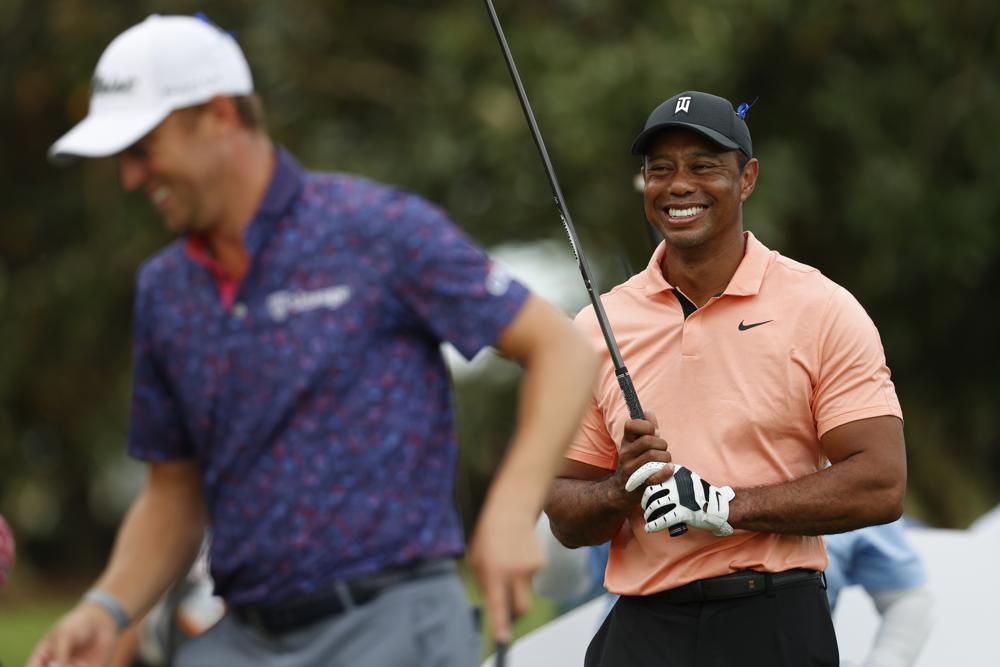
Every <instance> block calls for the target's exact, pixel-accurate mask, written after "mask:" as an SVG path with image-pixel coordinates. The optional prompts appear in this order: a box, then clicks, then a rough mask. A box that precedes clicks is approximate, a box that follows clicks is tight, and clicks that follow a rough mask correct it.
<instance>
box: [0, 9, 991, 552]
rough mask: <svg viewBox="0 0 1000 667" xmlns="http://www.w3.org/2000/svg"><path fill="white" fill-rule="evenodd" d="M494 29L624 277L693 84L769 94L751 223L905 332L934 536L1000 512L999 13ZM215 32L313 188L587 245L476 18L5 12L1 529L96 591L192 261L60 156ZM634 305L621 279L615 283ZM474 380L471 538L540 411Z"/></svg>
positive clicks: (919, 485)
mask: <svg viewBox="0 0 1000 667" xmlns="http://www.w3.org/2000/svg"><path fill="white" fill-rule="evenodd" d="M497 9H498V11H499V12H500V14H501V16H502V19H503V21H504V25H505V27H506V29H507V32H508V38H509V39H510V42H511V47H512V49H513V50H514V52H515V54H516V57H517V62H518V66H519V68H520V70H521V75H522V77H523V78H524V80H525V85H526V87H527V89H528V94H529V96H530V98H531V101H532V104H533V106H534V109H535V113H536V115H537V117H538V121H539V124H540V125H541V128H542V131H543V134H544V136H545V139H546V143H547V144H548V147H549V151H550V153H551V154H552V157H553V160H554V162H555V164H556V168H557V170H558V173H559V178H560V182H561V184H562V186H563V189H564V192H565V195H566V198H567V201H568V203H569V207H570V209H571V210H572V212H573V215H574V219H575V221H576V224H577V227H578V228H579V231H580V235H581V238H582V241H583V244H584V246H585V247H586V248H587V251H588V253H589V254H590V255H591V259H592V261H593V262H594V263H596V264H598V265H600V264H604V265H606V266H614V265H615V264H616V260H615V255H616V254H617V253H618V252H619V250H621V251H622V252H624V253H625V254H626V255H627V256H628V257H629V258H630V259H631V260H632V264H633V265H635V266H642V265H643V264H645V261H646V258H647V257H648V254H649V248H648V247H647V246H646V245H645V244H644V243H643V240H644V238H645V235H644V232H643V231H642V229H643V225H644V224H645V223H644V220H643V215H642V209H641V202H640V200H639V198H638V196H637V195H636V194H635V193H634V191H633V190H632V186H631V180H632V177H633V176H634V174H635V173H636V171H637V170H638V163H637V162H636V160H635V158H634V157H632V156H630V155H629V153H628V146H629V143H630V141H631V139H632V137H633V136H634V135H635V134H636V132H637V130H638V129H640V128H641V125H642V122H643V121H644V119H645V117H646V114H647V112H648V110H649V109H650V108H652V107H653V106H654V105H655V104H657V103H658V102H659V101H662V100H663V99H665V98H666V97H668V96H669V95H670V94H672V93H673V92H676V91H678V90H682V89H686V88H697V89H703V90H709V91H713V92H716V93H718V94H721V95H724V96H727V97H729V98H731V99H733V100H734V101H736V102H740V101H747V102H750V101H752V100H754V99H755V98H757V99H758V101H757V103H756V104H755V105H754V107H753V108H752V109H751V111H750V113H749V115H748V121H749V124H750V126H751V128H752V131H753V135H754V144H755V146H756V149H757V151H758V155H759V157H760V159H761V181H760V187H759V188H758V190H757V193H756V194H755V195H754V198H753V200H752V201H751V202H750V204H749V206H748V208H747V226H748V227H749V228H750V229H752V230H753V231H754V232H755V233H756V234H757V235H758V236H759V237H760V238H761V239H762V240H763V241H764V242H765V243H766V244H768V245H770V246H772V247H775V248H777V249H779V250H781V251H782V252H783V253H785V254H788V255H791V256H794V257H797V258H800V259H802V260H803V261H805V262H807V263H810V264H813V265H815V266H817V267H819V268H821V269H822V270H823V271H824V273H826V274H827V275H828V276H830V277H831V278H832V279H834V280H835V281H837V282H839V283H841V284H843V285H844V286H846V287H847V288H848V289H850V291H851V292H853V293H854V294H856V295H857V296H858V298H859V299H860V300H861V302H862V303H863V304H864V305H865V306H866V308H867V309H868V311H869V313H870V314H871V315H872V317H873V319H874V320H875V321H876V322H877V323H878V325H879V328H880V330H881V332H882V335H883V342H884V344H885V348H886V353H887V356H888V361H889V364H890V366H891V367H892V369H893V371H894V379H895V381H896V384H897V388H898V391H899V396H900V399H901V401H902V404H903V409H904V413H905V415H906V418H907V425H906V432H907V441H908V445H909V453H910V492H909V497H908V509H909V511H910V512H911V513H913V514H915V515H917V516H919V517H920V518H923V519H924V520H926V521H928V522H930V523H932V524H935V525H940V526H951V527H963V526H965V525H967V524H968V523H969V522H970V521H971V520H972V519H973V518H975V517H976V516H977V515H978V514H980V513H981V512H982V511H984V510H986V509H987V508H989V507H990V506H991V505H993V504H995V503H996V501H997V498H998V497H1000V412H998V411H997V410H996V409H995V407H994V404H995V402H996V398H995V397H996V396H997V395H998V381H997V380H996V378H997V377H1000V355H998V354H997V352H996V347H995V341H996V340H998V339H1000V316H998V315H997V314H996V313H995V312H994V309H992V308H990V307H989V304H991V303H992V302H993V301H994V297H993V295H992V293H991V289H990V288H991V287H992V286H993V285H995V284H996V283H997V282H998V280H1000V239H998V235H1000V231H998V229H1000V226H998V225H997V218H998V214H1000V194H998V192H997V189H996V187H995V183H996V182H998V180H1000V178H998V177H1000V160H998V159H997V157H996V155H997V150H996V146H998V145H1000V115H998V114H997V113H995V111H994V110H995V109H998V108H1000V79H998V74H997V70H996V64H997V63H998V62H1000V43H998V34H997V31H998V29H997V26H998V25H1000V5H997V3H995V2H990V1H989V0H964V1H959V2H955V3H948V5H947V6H945V5H944V4H943V3H922V2H917V1H915V0H885V1H884V2H880V3H871V2H863V1H862V0H845V1H844V2H840V3H794V2H789V1H788V0H751V1H746V2H744V1H738V0H714V1H712V2H703V3H691V2H686V1H684V0H665V1H664V2H658V3H621V2H612V1H611V0H553V1H552V2H547V3H537V2H529V1H528V0H510V1H508V2H500V3H498V7H497ZM198 10H203V11H205V12H207V13H208V15H209V16H210V17H211V18H212V19H213V20H214V21H216V22H217V23H218V24H220V25H222V26H224V27H225V28H227V29H231V30H235V31H236V32H237V33H238V38H239V40H240V41H241V42H243V43H244V45H245V47H246V50H247V52H248V53H250V54H252V55H253V56H254V60H253V61H252V62H251V66H252V67H253V69H254V74H255V77H256V78H257V80H258V82H259V87H260V89H261V90H262V91H265V93H266V95H267V97H266V98H265V104H266V107H267V110H268V113H269V118H270V121H269V126H270V128H271V130H272V134H273V135H274V136H275V137H276V139H277V140H278V141H280V142H282V143H285V144H286V145H288V146H289V147H290V148H292V149H293V150H294V151H295V152H296V153H297V154H298V155H299V156H301V158H302V159H303V161H304V163H305V164H306V165H307V166H309V167H314V168H318V169H340V170H345V171H355V172H360V173H364V174H369V175H371V176H372V177H373V178H376V179H379V180H385V181H388V182H394V183H397V184H399V185H401V186H404V187H406V188H409V189H412V190H415V191H418V192H420V193H422V194H424V195H426V196H428V197H429V198H431V199H432V200H434V201H437V202H439V203H440V204H441V205H443V206H444V207H445V208H447V209H448V210H449V212H450V213H451V214H452V216H453V217H454V218H455V219H456V220H457V221H459V222H460V224H462V225H463V226H464V227H465V229H466V230H467V231H468V232H469V234H470V235H471V236H473V237H474V238H476V239H477V240H478V241H480V242H481V243H484V244H487V245H495V244H498V243H501V242H507V241H512V240H523V241H530V240H539V239H547V238H553V239H561V238H562V234H563V232H562V230H561V226H560V224H559V221H558V218H557V216H556V213H555V210H554V207H553V205H552V203H551V198H550V196H549V193H548V185H547V183H546V181H545V179H544V175H543V173H542V170H541V166H540V164H539V162H538V159H537V156H536V154H535V149H534V146H533V145H532V143H531V139H530V137H529V135H528V132H527V128H526V127H525V125H524V121H523V119H522V116H521V112H520V109H519V108H518V104H517V100H516V98H515V96H514V93H513V90H512V89H511V86H510V83H509V79H508V76H507V73H506V71H505V69H504V65H503V63H502V61H501V59H500V56H499V52H498V50H497V46H496V43H495V41H494V38H493V35H492V32H491V29H490V27H489V23H488V21H487V19H486V16H485V9H484V7H483V6H482V4H481V3H479V2H472V1H468V2H458V1H457V0H440V1H437V2H417V1H416V0H381V1H375V0H372V1H371V2H366V3H357V2H348V1H347V0H341V1H339V2H322V1H320V0H287V1H285V2H259V3H244V2H236V1H235V0H230V1H224V0H217V1H213V2H199V3H195V2H187V1H181V0H172V1H171V0H164V1H161V2H153V1H151V0H146V1H142V2H135V3H113V2H85V1H84V0H53V1H51V2H46V3H32V2H25V1H24V0H11V1H9V2H6V3H0V49H2V58H3V59H2V62H3V67H2V68H0V93H2V95H0V100H2V101H0V125H2V127H3V128H4V140H3V149H2V151H0V183H2V185H0V187H2V188H3V195H2V201H3V206H0V312H2V313H3V316H2V317H0V350H3V352H2V353H0V397H2V399H0V512H2V513H4V514H5V515H6V516H7V517H8V518H9V519H10V521H11V523H12V524H13V525H14V527H15V529H16V530H17V532H18V535H19V542H20V544H21V546H22V554H24V558H23V559H22V562H24V561H30V562H32V563H34V565H35V567H36V568H41V569H43V570H45V571H49V572H56V571H60V570H61V569H62V568H66V567H69V566H73V567H81V568H86V567H89V566H91V565H93V564H94V563H95V562H96V560H97V559H98V557H99V556H101V555H102V554H103V551H104V550H106V549H107V547H108V544H109V541H110V539H111V536H112V530H113V526H114V525H116V523H117V518H118V517H117V514H116V513H117V512H118V511H120V508H121V506H122V505H123V499H124V498H127V497H128V495H129V494H130V493H131V489H132V488H134V480H130V479H129V478H130V476H132V475H135V474H138V473H136V472H134V470H135V469H133V468H131V467H129V466H127V465H126V464H124V462H123V461H124V454H123V449H124V439H125V438H124V427H125V423H126V419H125V414H126V411H127V409H128V405H127V396H128V383H129V338H130V312H131V297H132V281H133V273H134V271H135V268H136V267H137V265H138V264H139V262H140V261H141V260H142V259H143V258H144V257H145V256H147V255H148V254H150V253H151V252H153V251H155V249H156V248H158V247H160V246H161V245H162V244H163V243H164V242H165V241H166V240H167V237H166V235H165V233H164V232H163V231H162V226H161V225H160V223H159V221H158V220H156V219H155V217H154V215H153V213H152V212H151V211H149V210H148V209H147V207H146V205H145V203H144V202H142V201H141V198H139V197H124V196H119V195H117V194H115V192H114V188H113V187H109V186H110V185H111V184H112V183H113V181H114V180H115V179H116V178H117V176H116V172H115V167H114V164H113V162H112V161H110V160H105V161H88V162H87V163H85V164H82V165H80V166H78V167H76V168H73V169H69V170H62V169H55V168H53V167H51V166H50V165H49V164H48V163H47V162H46V161H45V151H46V149H47V148H48V146H49V144H50V143H51V141H52V140H54V139H55V138H56V137H57V136H59V135H60V134H61V133H62V132H63V131H65V130H66V128H68V127H69V126H70V125H71V124H72V123H73V122H75V121H76V120H78V119H79V118H80V117H82V116H83V115H84V113H85V112H86V107H87V99H88V85H89V78H90V74H91V71H90V70H89V68H90V67H91V66H92V64H93V63H94V62H96V59H97V57H98V55H99V54H100V52H101V51H102V49H103V48H104V46H105V45H106V44H107V42H108V40H109V39H110V38H111V37H112V36H114V35H115V34H117V33H118V32H120V31H121V30H122V29H123V28H124V27H125V26H127V25H129V24H132V23H136V22H138V21H140V20H141V19H142V18H143V17H144V16H145V15H147V14H149V13H152V12H160V13H192V12H194V11H198ZM565 254H566V255H567V256H568V255H569V249H568V246H567V247H566V249H565ZM563 259H565V257H563ZM618 280H619V276H618V275H616V274H615V271H614V269H611V270H608V271H606V272H605V273H604V279H603V280H602V284H603V285H604V286H605V287H608V286H610V285H611V284H613V283H615V282H618ZM459 383H460V389H461V390H460V393H459V399H458V400H459V406H458V407H459V424H460V430H461V437H462V443H463V466H464V470H463V478H462V479H464V480H466V482H467V483H466V485H465V490H464V491H462V492H461V493H462V501H463V505H464V507H465V511H466V516H467V520H471V517H472V516H473V515H474V513H475V512H476V510H477V508H478V503H479V500H480V497H481V494H482V491H483V489H484V485H485V481H486V479H487V478H488V476H489V474H490V473H491V472H492V470H493V469H494V467H495V465H496V463H497V461H498V460H499V457H500V456H502V447H503V443H505V442H506V440H507V436H508V431H509V429H510V428H511V427H512V424H511V419H512V416H511V415H512V414H513V412H512V406H513V401H514V395H513V389H512V387H511V385H510V383H509V382H508V383H505V382H503V381H498V380H497V379H496V378H489V377H476V376H472V377H470V378H468V379H462V380H459ZM942 481H945V482H961V483H960V484H947V485H945V484H942ZM944 488H948V489H949V492H948V494H947V495H946V494H944V492H943V489H944Z"/></svg>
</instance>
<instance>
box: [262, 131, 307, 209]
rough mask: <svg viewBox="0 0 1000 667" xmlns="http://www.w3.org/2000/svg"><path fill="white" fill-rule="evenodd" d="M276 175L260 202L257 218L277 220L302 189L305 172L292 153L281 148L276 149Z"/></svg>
mask: <svg viewBox="0 0 1000 667" xmlns="http://www.w3.org/2000/svg"><path fill="white" fill-rule="evenodd" d="M274 153H275V158H276V161H275V167H274V175H273V176H272V177H271V184H270V185H269V186H268V188H267V192H266V193H265V194H264V199H263V200H262V201H261V202H260V207H259V208H258V209H257V214H256V215H255V216H254V217H255V218H264V217H267V218H275V217H278V216H280V215H281V214H282V213H284V211H285V209H286V208H288V205H289V204H290V203H291V201H292V200H293V199H294V198H295V196H296V195H298V194H299V191H300V190H301V189H302V181H303V175H304V172H303V170H302V167H301V166H300V165H299V163H298V162H296V160H295V158H294V157H292V155H291V153H289V152H288V151H286V150H285V149H284V148H282V147H281V146H278V147H277V148H275V151H274Z"/></svg>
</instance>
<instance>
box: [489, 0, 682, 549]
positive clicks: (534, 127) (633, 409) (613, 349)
mask: <svg viewBox="0 0 1000 667" xmlns="http://www.w3.org/2000/svg"><path fill="white" fill-rule="evenodd" d="M485 1H486V9H487V11H488V12H489V15H490V22H491V23H492V24H493V31H494V32H495V33H496V35H497V41H499V42H500V50H501V51H502V52H503V58H504V61H505V62H506V63H507V70H508V71H509V72H510V78H511V79H512V80H513V81H514V88H515V89H516V90H517V99H518V101H519V102H520V103H521V110H522V111H524V118H525V120H527V121H528V127H529V129H530V130H531V138H532V139H534V140H535V146H536V147H537V148H538V154H539V155H540V156H541V158H542V164H543V165H544V166H545V175H546V176H548V178H549V187H551V188H552V196H553V197H554V198H555V201H556V207H557V208H558V209H559V217H560V218H561V219H562V223H563V227H564V228H565V229H566V234H567V235H568V236H569V243H570V245H571V246H573V254H574V255H576V263H577V265H578V266H579V267H580V275H582V276H583V284H584V285H585V286H586V288H587V294H588V295H589V296H590V303H591V304H593V306H594V313H595V315H597V322H598V324H599V325H600V327H601V333H602V334H604V342H605V344H607V346H608V352H610V353H611V363H612V364H613V365H614V367H615V377H616V378H618V386H619V387H620V388H621V391H622V396H623V397H624V398H625V405H627V406H628V414H629V417H631V418H632V419H645V414H644V413H643V411H642V406H641V405H639V396H638V395H637V394H636V393H635V386H634V385H633V384H632V378H631V377H630V376H629V374H628V369H627V368H626V367H625V362H624V361H623V360H622V355H621V352H620V351H619V350H618V342H617V341H616V340H615V334H614V332H613V331H612V330H611V323H610V322H608V315H607V313H605V312H604V305H603V304H602V303H601V298H600V297H599V296H598V295H597V292H595V291H594V286H593V283H592V281H591V279H590V265H589V264H588V263H587V256H586V255H584V254H583V248H581V247H580V239H579V238H578V237H577V235H576V228H575V227H574V226H573V219H572V218H571V217H570V215H569V209H568V208H567V207H566V201H565V200H564V199H563V196H562V190H561V189H560V187H559V181H558V180H557V179H556V172H555V169H554V168H553V167H552V160H550V159H549V152H548V151H547V150H545V141H544V140H542V133H541V131H540V130H539V129H538V123H536V122H535V114H534V113H533V112H532V111H531V104H530V103H529V102H528V94H527V93H526V92H525V91H524V84H522V83H521V76H520V75H519V74H518V73H517V65H516V64H515V63H514V56H513V54H511V52H510V47H509V46H508V45H507V37H505V36H504V34H503V28H502V27H501V26H500V19H499V18H498V17H497V11H496V9H495V8H494V7H493V2H492V0H485ZM667 532H668V534H669V535H670V536H671V537H678V536H680V535H683V534H684V533H686V532H687V525H686V524H683V523H678V524H674V525H673V526H670V527H669V529H668V530H667Z"/></svg>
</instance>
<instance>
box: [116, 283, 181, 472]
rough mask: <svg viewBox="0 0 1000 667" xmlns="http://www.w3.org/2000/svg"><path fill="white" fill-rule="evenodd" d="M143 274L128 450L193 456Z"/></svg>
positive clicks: (146, 455) (139, 454) (144, 455)
mask: <svg viewBox="0 0 1000 667" xmlns="http://www.w3.org/2000/svg"><path fill="white" fill-rule="evenodd" d="M143 283H144V281H143V280H142V278H141V277H140V280H139V287H138V290H137V297H136V301H135V310H134V314H133V337H134V338H133V343H132V403H131V411H130V414H129V430H128V453H129V455H130V456H132V457H134V458H137V459H140V460H143V461H149V462H161V461H169V460H175V459H187V458H192V457H193V456H194V455H195V452H194V449H193V447H192V445H191V441H190V438H188V437H187V434H186V432H185V429H184V425H183V421H182V420H181V419H180V412H179V410H178V405H177V399H176V396H175V394H174V392H173V391H172V390H171V388H170V385H169V383H168V382H167V380H166V377H165V375H164V374H163V372H162V369H161V367H160V366H159V364H158V363H157V360H156V355H155V350H154V341H153V336H152V330H153V322H152V317H153V313H152V309H151V308H150V307H149V304H150V302H151V300H152V299H151V295H150V294H149V290H148V288H146V289H144V287H143Z"/></svg>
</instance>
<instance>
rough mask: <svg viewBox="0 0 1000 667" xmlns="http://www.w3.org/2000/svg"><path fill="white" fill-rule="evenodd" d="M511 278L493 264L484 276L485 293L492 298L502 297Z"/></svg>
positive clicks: (497, 265) (504, 270) (498, 266)
mask: <svg viewBox="0 0 1000 667" xmlns="http://www.w3.org/2000/svg"><path fill="white" fill-rule="evenodd" d="M510 281H511V277H510V274H509V273H507V270H506V269H505V268H503V267H502V266H500V265H499V264H497V263H496V262H493V266H492V267H490V272H489V274H488V275H487V276H486V291H487V292H489V293H490V294H492V295H493V296H503V295H504V294H506V293H507V288H509V287H510Z"/></svg>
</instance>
